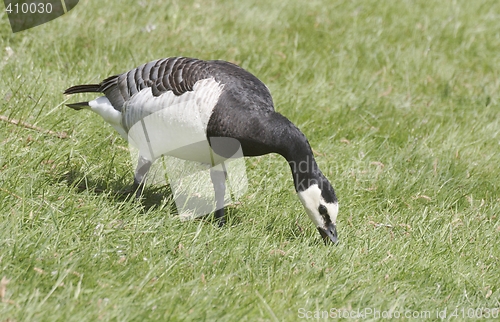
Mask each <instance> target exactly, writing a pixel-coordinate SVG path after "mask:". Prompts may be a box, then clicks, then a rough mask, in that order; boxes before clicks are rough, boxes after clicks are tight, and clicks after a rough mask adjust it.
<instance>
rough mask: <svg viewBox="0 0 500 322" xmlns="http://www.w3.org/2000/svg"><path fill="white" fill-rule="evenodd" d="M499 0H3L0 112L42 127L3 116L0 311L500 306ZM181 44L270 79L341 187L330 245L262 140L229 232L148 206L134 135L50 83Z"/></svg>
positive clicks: (62, 84)
mask: <svg viewBox="0 0 500 322" xmlns="http://www.w3.org/2000/svg"><path fill="white" fill-rule="evenodd" d="M498 12H500V4H499V3H498V2H497V1H465V0H464V1H460V0H457V1H409V0H408V1H392V2H384V1H382V2H380V1H373V0H366V1H335V2H333V1H326V0H311V1H300V2H298V1H296V2H292V1H275V2H269V1H262V0H242V1H229V0H224V1H210V0H208V1H193V0H187V1H172V2H170V3H166V2H163V1H130V0H124V1H120V2H118V1H106V2H103V1H81V2H80V3H79V4H78V6H77V7H75V8H74V9H73V10H72V11H71V12H69V13H68V14H66V15H64V16H63V17H61V18H59V19H56V20H54V21H52V22H50V23H47V24H44V25H41V26H39V27H36V28H34V29H30V30H27V31H23V32H20V33H17V34H12V33H11V32H10V28H9V25H8V20H7V17H6V15H5V13H1V14H0V17H1V18H2V19H0V21H1V22H0V36H1V37H0V52H1V55H2V57H1V59H0V71H1V77H0V114H1V115H2V116H4V117H6V118H9V119H16V120H21V121H24V122H26V123H29V124H31V125H35V126H37V127H38V129H29V128H27V127H25V126H19V125H14V124H12V123H10V122H6V121H5V120H4V121H0V141H1V142H2V145H1V148H0V180H1V181H0V182H1V184H0V196H1V200H2V202H1V203H0V213H1V214H2V215H1V219H0V270H1V272H0V275H1V276H0V278H1V277H3V278H4V279H3V282H2V283H1V284H0V296H1V303H0V321H82V320H85V321H94V320H111V321H114V320H116V321H138V320H174V321H177V320H209V321H214V320H217V321H235V320H242V321H250V320H251V321H276V320H280V321H281V320H285V321H294V320H297V319H300V318H308V317H310V318H311V319H315V318H316V317H318V318H320V319H324V318H325V316H324V314H325V312H324V311H326V314H329V318H335V317H338V316H339V315H341V314H348V313H350V312H352V311H355V312H358V311H361V312H365V313H369V312H370V311H369V310H372V311H373V310H378V311H379V312H385V314H389V313H388V312H390V313H391V314H397V313H398V312H399V313H400V314H401V319H402V320H412V317H411V316H409V315H407V314H408V313H410V314H414V315H413V318H415V317H418V316H420V317H426V318H427V319H434V320H436V319H438V315H437V314H438V313H439V312H441V313H443V311H444V310H445V309H446V310H447V311H446V314H447V316H446V318H447V319H450V318H457V320H464V319H467V318H471V317H475V316H476V317H477V316H478V315H481V316H482V317H484V318H488V317H489V318H493V317H494V316H493V315H494V314H498V313H499V312H498V310H499V309H500V289H499V286H500V285H499V283H498V281H499V280H500V269H499V256H500V255H499V254H500V246H499V245H500V224H499V213H500V206H499V204H500V203H499V201H500V185H499V182H500V170H499V167H498V165H499V164H500V134H499V133H500V108H499V96H498V93H499V86H500V81H499V72H498V71H499V70H500V56H499V55H498V48H499V47H500V34H499V33H498V30H499V28H500V19H499V18H500V17H499V14H498ZM8 47H9V48H10V50H8V49H7V48H8ZM175 55H186V56H192V57H198V58H202V59H225V60H229V61H233V62H236V63H238V64H240V65H241V66H243V67H244V68H246V69H248V70H249V71H251V72H252V73H254V74H255V75H257V76H258V77H259V78H260V79H262V80H263V81H264V82H265V83H266V84H267V85H268V86H269V88H270V89H271V92H272V93H273V97H274V101H275V105H276V109H277V110H278V111H280V112H281V113H283V114H284V115H286V116H287V117H288V118H290V119H291V120H292V121H293V122H294V123H295V124H296V125H297V126H299V127H300V128H301V129H302V130H303V132H304V133H305V134H306V135H307V137H308V138H309V141H310V142H311V144H312V146H313V148H314V150H315V151H317V153H318V156H317V160H318V162H319V164H320V167H321V168H322V170H323V172H324V173H325V174H326V176H327V177H329V178H330V180H331V182H332V184H333V186H334V187H335V188H336V191H337V194H338V197H339V200H340V206H341V207H340V213H339V217H338V223H337V224H338V231H339V237H340V243H339V245H338V246H336V247H325V246H324V245H323V244H322V242H321V240H320V236H319V234H318V233H317V231H316V229H315V228H314V227H313V226H312V224H311V222H310V221H309V219H308V218H307V216H306V215H305V213H304V210H303V208H302V206H301V205H300V203H299V201H298V199H297V197H296V196H295V193H294V191H293V185H292V180H291V176H290V174H289V169H288V166H287V165H286V163H285V162H284V160H283V159H282V158H281V157H278V156H276V155H269V156H264V157H260V158H253V159H248V160H247V161H246V165H247V174H248V177H249V190H248V192H247V193H246V194H245V195H244V196H243V198H242V199H241V204H240V205H236V206H233V207H231V208H230V210H229V224H228V225H227V226H226V227H224V228H222V229H219V228H217V227H216V225H214V224H213V223H211V222H209V221H191V222H180V221H179V220H178V219H177V218H176V216H175V211H173V210H172V207H171V205H172V201H171V199H169V198H168V193H167V189H166V188H164V187H161V186H156V187H150V188H148V189H147V190H146V192H145V200H144V201H143V202H142V203H136V202H134V201H133V200H130V198H124V197H123V196H121V195H120V194H119V191H120V190H121V189H123V188H125V187H127V186H128V185H129V184H130V183H131V181H132V173H133V170H132V168H133V165H132V163H131V161H130V157H129V154H128V151H127V145H126V143H125V142H124V141H123V140H122V139H120V138H118V135H117V134H115V133H114V132H113V130H112V128H110V127H109V126H106V125H105V124H104V122H103V121H102V120H101V119H100V118H99V117H98V116H96V115H94V114H92V113H85V112H80V113H77V112H74V111H73V110H70V109H68V108H66V107H64V105H63V103H64V102H65V100H66V98H65V97H64V96H63V95H62V91H63V90H64V89H65V88H67V87H69V86H70V85H74V84H80V83H86V82H98V81H100V80H102V79H103V78H105V77H107V76H109V75H111V74H115V73H119V72H123V71H126V70H128V69H130V68H133V67H135V66H137V65H139V64H141V63H143V62H147V61H150V60H153V59H156V58H160V57H168V56H175ZM40 129H44V130H43V131H42V130H40ZM48 130H50V131H53V132H51V133H47V132H44V131H48ZM62 132H64V133H66V134H67V137H66V138H60V137H58V136H56V135H55V133H62ZM7 281H8V283H7ZM477 308H479V310H477V311H474V310H476V309H477ZM471 310H472V311H471ZM426 312H429V314H430V315H428V316H427V313H426ZM452 313H456V316H453V315H452ZM379 314H380V313H379ZM405 314H406V315H405ZM344 316H345V315H344ZM393 316H395V315H393ZM354 317H355V318H356V319H358V320H365V319H367V320H376V319H378V316H377V315H375V314H371V315H370V314H366V315H364V316H356V315H355V316H354ZM439 317H443V315H440V316H439Z"/></svg>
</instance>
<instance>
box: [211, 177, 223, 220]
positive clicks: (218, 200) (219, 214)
mask: <svg viewBox="0 0 500 322" xmlns="http://www.w3.org/2000/svg"><path fill="white" fill-rule="evenodd" d="M226 176H227V173H226V171H225V169H224V168H223V167H222V170H219V169H216V168H211V169H210V178H211V179H212V184H213V185H214V191H215V205H216V208H217V209H216V210H215V219H216V220H217V221H218V223H219V227H222V226H224V224H225V223H226V218H225V216H224V195H225V194H226Z"/></svg>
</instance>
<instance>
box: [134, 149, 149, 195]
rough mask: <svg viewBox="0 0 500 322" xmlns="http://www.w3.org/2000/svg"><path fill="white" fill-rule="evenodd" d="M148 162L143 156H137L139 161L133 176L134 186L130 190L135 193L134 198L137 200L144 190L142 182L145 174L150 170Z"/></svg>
mask: <svg viewBox="0 0 500 322" xmlns="http://www.w3.org/2000/svg"><path fill="white" fill-rule="evenodd" d="M151 164H153V162H151V161H150V160H148V159H146V158H144V157H143V156H139V160H138V162H137V168H135V174H134V184H133V185H132V189H133V190H134V191H136V194H135V198H136V199H139V198H140V197H141V195H142V191H143V190H144V181H145V179H146V174H147V173H148V171H149V169H150V168H151Z"/></svg>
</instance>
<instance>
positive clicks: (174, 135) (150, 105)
mask: <svg viewBox="0 0 500 322" xmlns="http://www.w3.org/2000/svg"><path fill="white" fill-rule="evenodd" d="M222 87H223V86H222V85H220V84H219V83H217V82H216V81H215V80H214V79H204V80H201V81H199V82H197V83H196V84H195V85H194V87H193V91H191V92H186V93H184V94H182V95H180V96H175V95H174V94H173V93H172V92H166V93H163V94H162V95H160V96H157V97H154V96H153V95H152V93H151V89H150V88H147V89H143V90H142V91H141V92H139V93H137V94H136V95H134V96H133V97H132V98H131V99H130V100H129V101H128V102H126V103H125V105H124V106H123V109H122V125H123V127H124V129H125V131H127V132H128V141H129V143H130V144H132V145H133V146H134V147H136V148H137V149H139V151H140V154H141V155H142V156H143V157H146V158H147V159H150V160H155V159H157V158H159V157H160V156H161V155H169V156H174V157H177V158H180V159H184V160H192V161H197V162H202V163H208V164H210V163H212V162H213V161H212V154H211V150H210V147H209V144H208V142H207V137H206V133H207V125H208V121H209V119H210V116H211V115H212V111H213V108H214V107H215V105H216V104H217V101H218V99H219V97H220V95H221V93H222Z"/></svg>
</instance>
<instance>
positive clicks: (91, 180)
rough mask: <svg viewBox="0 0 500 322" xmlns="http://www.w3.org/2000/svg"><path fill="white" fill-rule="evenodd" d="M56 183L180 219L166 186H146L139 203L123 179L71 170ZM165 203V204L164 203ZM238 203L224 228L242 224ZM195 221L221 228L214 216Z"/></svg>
mask: <svg viewBox="0 0 500 322" xmlns="http://www.w3.org/2000/svg"><path fill="white" fill-rule="evenodd" d="M55 181H56V182H57V183H64V184H66V185H67V186H68V187H69V188H72V189H75V190H76V191H77V192H78V193H82V192H87V193H92V194H94V195H101V194H105V195H106V196H107V197H108V198H109V199H111V200H113V201H116V202H127V201H134V202H139V203H140V204H141V205H142V207H141V212H143V213H146V212H148V211H150V210H152V209H154V208H161V207H162V206H164V207H168V208H169V210H170V212H169V213H170V214H172V215H174V216H177V215H179V212H178V210H177V207H176V205H175V202H174V200H173V194H172V189H171V187H170V185H169V184H168V183H167V184H165V185H163V186H154V185H149V186H146V187H145V188H144V190H143V192H142V195H141V197H140V199H136V190H135V189H133V187H132V184H127V183H126V182H125V179H124V178H120V179H119V180H104V179H102V178H96V177H92V176H89V175H88V174H85V173H84V172H82V171H79V170H77V169H70V170H68V171H65V172H64V173H60V174H56V175H55ZM165 200H166V201H165ZM237 205H238V203H236V204H235V205H229V206H226V207H225V214H226V221H227V224H226V225H225V226H232V225H237V224H239V223H241V220H240V218H239V216H238V215H237V214H238V208H237V207H238V206H237ZM193 220H197V221H198V220H203V221H207V222H211V223H213V224H214V225H217V224H218V221H217V220H216V219H215V217H214V215H213V214H212V213H210V214H206V215H203V216H200V217H197V218H195V219H193Z"/></svg>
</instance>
